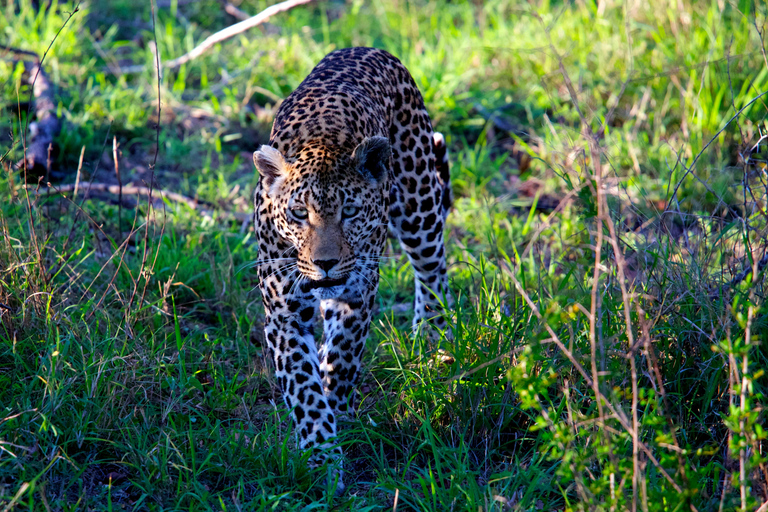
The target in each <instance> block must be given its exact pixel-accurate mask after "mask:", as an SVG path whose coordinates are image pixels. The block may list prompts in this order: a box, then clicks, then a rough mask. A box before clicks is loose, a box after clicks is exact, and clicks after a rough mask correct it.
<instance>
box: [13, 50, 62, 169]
mask: <svg viewBox="0 0 768 512" xmlns="http://www.w3.org/2000/svg"><path fill="white" fill-rule="evenodd" d="M26 66H27V83H28V84H29V85H30V86H32V101H33V103H34V106H35V121H34V122H32V123H30V124H29V130H28V131H27V133H26V134H25V136H26V138H27V140H26V141H24V140H22V142H23V143H24V158H23V159H22V160H20V161H19V163H18V164H17V166H18V167H20V168H22V169H26V172H27V175H28V176H45V175H46V173H47V172H48V170H49V169H48V166H49V158H50V157H49V152H48V151H49V148H50V149H51V150H55V149H56V147H55V145H54V138H55V137H56V136H57V135H58V134H59V132H61V121H60V120H59V118H58V117H56V101H55V100H54V97H53V86H52V85H51V82H50V80H49V79H48V75H47V74H46V73H45V71H44V70H43V68H42V67H41V65H40V63H39V62H32V63H27V64H26Z"/></svg>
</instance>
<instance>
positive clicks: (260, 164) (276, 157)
mask: <svg viewBox="0 0 768 512" xmlns="http://www.w3.org/2000/svg"><path fill="white" fill-rule="evenodd" d="M253 164H254V165H255V166H256V169H257V170H258V171H259V174H261V177H262V178H263V179H264V184H265V185H266V187H267V188H272V185H274V184H275V182H276V181H278V180H279V179H281V178H284V177H285V176H286V175H287V174H288V165H287V163H286V162H285V158H283V154H282V153H280V152H279V151H278V150H276V149H275V148H273V147H272V146H267V145H264V146H261V147H260V148H259V150H258V151H254V152H253Z"/></svg>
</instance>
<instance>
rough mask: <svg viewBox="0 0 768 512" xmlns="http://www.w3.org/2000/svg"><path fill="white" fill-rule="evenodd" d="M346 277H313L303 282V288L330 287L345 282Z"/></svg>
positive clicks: (307, 289)
mask: <svg viewBox="0 0 768 512" xmlns="http://www.w3.org/2000/svg"><path fill="white" fill-rule="evenodd" d="M348 277H349V276H344V277H338V278H336V279H331V278H329V277H326V278H323V279H313V280H311V281H309V282H307V283H305V284H304V286H303V288H304V290H306V291H309V290H314V289H316V288H331V287H333V286H341V285H343V284H346V283H347V278H348Z"/></svg>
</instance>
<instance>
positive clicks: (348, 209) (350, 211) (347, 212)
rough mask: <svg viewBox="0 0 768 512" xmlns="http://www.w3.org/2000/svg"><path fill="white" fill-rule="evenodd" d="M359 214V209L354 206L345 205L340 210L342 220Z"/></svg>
mask: <svg viewBox="0 0 768 512" xmlns="http://www.w3.org/2000/svg"><path fill="white" fill-rule="evenodd" d="M358 213H360V207H359V206H355V205H352V204H350V205H347V206H345V207H344V208H342V209H341V217H342V218H343V219H350V218H352V217H354V216H355V215H357V214H358Z"/></svg>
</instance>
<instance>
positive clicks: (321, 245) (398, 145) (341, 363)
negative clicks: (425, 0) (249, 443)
mask: <svg viewBox="0 0 768 512" xmlns="http://www.w3.org/2000/svg"><path fill="white" fill-rule="evenodd" d="M254 163H255V165H256V167H257V169H258V171H259V174H260V180H259V185H258V186H257V188H256V192H255V195H254V207H255V226H256V233H257V238H258V244H259V262H258V263H259V264H258V274H259V281H260V283H259V286H260V289H261V292H262V296H263V300H264V308H265V311H266V321H265V334H266V340H267V342H268V345H269V348H270V352H271V354H272V357H273V359H274V363H275V368H276V376H277V380H278V382H279V384H280V387H281V389H282V392H283V395H284V398H285V401H286V403H287V405H288V407H290V408H291V409H292V411H293V417H294V420H295V424H296V429H297V432H298V435H299V443H300V447H301V448H303V449H307V448H313V449H323V448H330V449H331V450H334V451H335V453H337V454H339V453H340V451H339V449H338V448H336V447H334V445H333V439H334V438H335V437H336V433H337V421H336V418H337V413H343V412H345V411H347V409H348V406H349V397H350V392H351V391H352V389H353V386H354V385H355V382H356V381H357V378H358V377H359V375H360V369H361V366H360V365H361V359H360V358H361V354H362V352H363V347H364V345H365V339H366V337H367V336H368V329H369V324H370V321H371V311H372V309H373V306H374V297H375V295H376V290H377V288H378V281H379V268H378V265H379V259H380V256H381V252H382V250H383V247H384V243H385V241H386V236H387V227H389V228H390V229H391V230H392V232H394V233H395V234H396V235H397V237H398V238H399V240H400V243H401V245H402V247H403V249H404V250H405V252H406V254H407V255H408V258H409V260H410V262H411V264H412V265H413V268H414V270H415V275H416V293H415V295H416V299H415V305H414V310H415V315H414V320H413V321H414V326H418V325H419V323H420V322H421V321H422V320H425V319H427V318H429V317H430V316H432V315H434V311H435V310H436V308H435V306H436V304H437V303H438V302H439V300H441V299H443V298H445V297H446V296H447V295H448V286H447V279H446V265H445V248H444V243H443V223H444V221H445V217H446V215H447V213H448V210H449V208H450V206H451V192H450V186H449V172H448V155H447V151H446V145H445V140H444V139H443V136H442V135H441V134H439V133H434V132H433V131H432V124H431V121H430V119H429V115H428V114H427V111H426V109H425V108H424V102H423V100H422V97H421V94H420V93H419V90H418V88H417V87H416V84H415V83H414V81H413V79H412V78H411V75H410V74H409V73H408V71H407V70H406V68H405V67H404V66H403V65H402V64H401V63H400V61H398V60H397V59H396V58H395V57H393V56H392V55H390V54H388V53H387V52H385V51H382V50H376V49H372V48H349V49H344V50H338V51H335V52H333V53H331V54H329V55H328V56H326V57H325V58H324V59H323V60H322V61H320V63H319V64H318V65H317V67H315V69H314V70H313V71H312V73H310V75H309V76H308V77H307V78H306V79H305V80H304V81H303V82H302V83H301V85H299V87H298V88H297V89H296V91H294V92H293V94H291V95H290V96H289V97H288V98H287V99H286V100H285V101H284V102H283V103H282V105H281V106H280V109H279V111H278V113H277V116H276V118H275V122H274V125H273V127H272V133H271V136H270V143H269V145H268V146H262V147H261V149H260V150H259V151H256V152H255V153H254ZM318 307H319V309H320V312H321V315H322V318H323V327H324V342H323V344H322V346H321V347H320V349H319V350H318V349H317V348H316V345H315V340H314V337H313V319H314V318H315V312H316V310H317V308H318ZM438 321H439V320H438ZM339 474H340V473H339Z"/></svg>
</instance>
